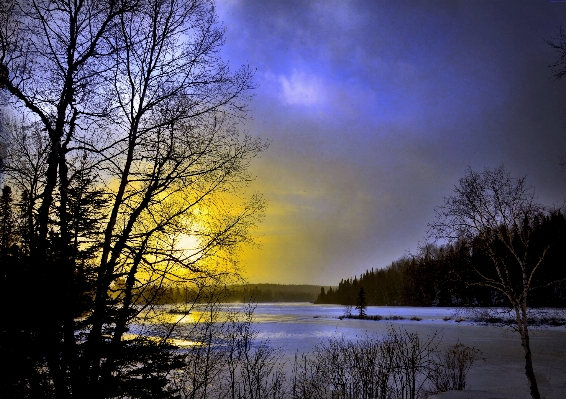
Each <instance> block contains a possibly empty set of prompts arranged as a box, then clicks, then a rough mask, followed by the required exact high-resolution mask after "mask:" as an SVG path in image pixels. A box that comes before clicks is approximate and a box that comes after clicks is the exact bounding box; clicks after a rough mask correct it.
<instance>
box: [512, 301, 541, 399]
mask: <svg viewBox="0 0 566 399" xmlns="http://www.w3.org/2000/svg"><path fill="white" fill-rule="evenodd" d="M517 313H518V312H517ZM517 322H518V323H517V327H518V330H519V334H520V335H521V345H522V347H523V351H524V352H525V374H526V375H527V379H528V380H529V389H530V391H531V396H532V398H533V399H540V393H539V391H538V385H537V379H536V376H535V371H534V369H533V357H532V352H531V344H530V341H529V329H528V322H527V311H526V306H523V308H522V311H521V316H520V317H518V320H517Z"/></svg>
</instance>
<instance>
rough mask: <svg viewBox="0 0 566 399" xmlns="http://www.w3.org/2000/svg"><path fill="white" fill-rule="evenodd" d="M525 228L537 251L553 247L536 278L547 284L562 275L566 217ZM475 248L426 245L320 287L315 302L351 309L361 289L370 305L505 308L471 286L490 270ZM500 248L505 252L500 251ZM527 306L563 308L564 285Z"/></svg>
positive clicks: (473, 244)
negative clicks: (347, 306)
mask: <svg viewBox="0 0 566 399" xmlns="http://www.w3.org/2000/svg"><path fill="white" fill-rule="evenodd" d="M523 228H525V229H531V230H532V234H533V235H534V236H536V237H537V238H536V240H534V241H535V244H534V245H535V246H536V247H538V249H540V250H542V248H543V247H544V246H545V245H547V244H548V243H550V242H552V243H553V245H552V246H551V247H550V248H549V250H548V254H547V256H546V257H545V260H544V265H543V266H544V267H541V268H540V269H539V271H538V273H539V274H538V276H537V278H538V279H539V280H540V281H550V280H557V279H559V278H560V277H563V275H564V273H565V266H564V259H565V258H566V218H565V216H564V214H563V213H562V211H560V210H556V211H549V212H547V213H546V214H544V215H542V216H541V215H536V216H535V217H533V219H532V220H526V221H525V223H524V227H523ZM479 244H480V243H479V242H478V241H474V240H464V239H462V240H460V241H458V242H457V243H454V244H446V245H438V244H427V245H426V246H424V247H423V248H421V249H420V250H419V252H418V253H417V254H416V255H411V256H403V257H401V258H400V259H398V260H396V261H394V262H392V263H391V265H389V266H387V267H384V268H381V269H373V268H372V269H371V270H367V271H366V272H365V273H363V274H362V275H361V276H359V277H357V276H354V277H353V278H346V279H343V280H341V281H340V283H339V284H338V287H337V288H332V287H329V288H328V289H325V288H324V287H322V288H321V289H320V293H319V295H318V297H317V298H316V301H315V303H317V304H340V305H351V306H354V305H355V304H356V299H357V297H358V294H359V292H360V289H361V288H362V287H363V289H364V291H365V295H366V300H367V304H368V305H370V306H446V307H451V306H463V307H471V306H480V307H490V306H507V305H508V301H507V299H506V298H505V297H504V296H503V295H502V294H501V293H500V292H499V291H497V290H494V289H489V288H486V287H483V286H479V285H475V284H470V282H471V281H473V280H474V278H475V275H476V274H477V272H476V270H477V271H480V272H481V271H482V270H487V269H489V268H490V267H491V264H490V262H491V261H490V259H488V255H487V254H486V253H485V251H481V250H479ZM498 250H499V252H501V253H503V252H504V248H499V249H498ZM532 252H533V253H536V252H537V249H536V248H532ZM502 256H507V255H502ZM529 305H530V306H531V307H565V306H566V282H564V281H562V282H560V283H557V284H554V285H552V286H550V287H547V288H546V289H541V290H538V292H537V293H536V295H532V296H531V297H530V298H529Z"/></svg>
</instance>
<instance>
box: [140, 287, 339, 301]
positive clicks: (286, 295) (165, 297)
mask: <svg viewBox="0 0 566 399" xmlns="http://www.w3.org/2000/svg"><path fill="white" fill-rule="evenodd" d="M335 288H336V287H335ZM144 290H145V292H144V293H143V295H139V296H138V299H137V300H136V303H145V302H146V298H154V297H157V296H158V297H159V298H160V299H159V303H160V304H168V303H185V302H191V301H195V300H196V301H197V302H198V299H195V298H198V294H197V293H196V292H193V291H192V290H190V288H188V287H184V286H182V285H176V286H163V285H153V286H147V287H145V289H144ZM319 293H320V286H319V285H308V284H299V285H292V284H235V285H231V286H228V287H226V288H225V289H223V290H221V291H219V292H218V293H217V295H218V298H221V301H222V302H242V303H247V302H250V301H252V302H256V303H257V302H314V301H315V300H316V298H317V296H318V294H319ZM208 295H209V294H208ZM204 297H206V298H208V296H206V295H205V296H204Z"/></svg>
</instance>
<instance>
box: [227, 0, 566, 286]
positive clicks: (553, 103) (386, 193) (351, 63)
mask: <svg viewBox="0 0 566 399" xmlns="http://www.w3.org/2000/svg"><path fill="white" fill-rule="evenodd" d="M217 12H218V14H219V17H220V19H221V20H222V21H223V23H224V24H225V26H226V29H227V34H226V45H225V47H224V49H223V56H224V57H225V59H227V60H229V62H230V64H231V65H232V66H233V67H234V68H235V67H237V66H239V65H242V64H249V65H250V66H251V67H253V68H254V69H256V77H255V82H256V84H257V89H256V90H255V91H254V94H255V96H254V99H253V100H252V102H251V104H250V107H251V109H252V115H253V119H252V120H250V121H248V123H247V124H246V126H245V130H247V131H248V132H249V133H251V134H253V135H257V136H260V137H263V138H265V139H267V140H269V141H270V142H271V145H270V148H269V150H268V151H266V152H265V153H264V154H263V156H262V157H261V159H258V160H255V162H254V164H253V173H254V174H255V175H256V176H257V179H256V180H255V182H254V183H253V186H252V188H253V190H255V191H258V192H261V193H263V194H264V197H265V198H266V199H267V201H268V204H269V208H268V211H267V213H266V217H265V220H264V222H263V224H262V225H261V226H260V228H259V230H258V231H257V234H258V235H259V236H260V240H259V241H260V243H261V248H260V249H248V250H246V251H245V253H244V255H243V261H244V265H245V270H246V276H247V277H248V279H249V280H250V281H251V282H257V283H258V282H276V283H310V284H324V285H336V284H337V283H338V282H339V281H340V279H342V278H347V277H353V276H354V275H359V274H360V273H362V272H363V271H365V270H366V269H368V268H372V267H374V268H379V267H385V266H387V265H388V264H390V263H391V262H392V261H394V260H396V259H398V258H400V257H401V256H403V255H406V254H408V253H415V252H416V250H417V247H418V245H419V243H422V242H423V241H424V240H425V238H426V232H427V223H430V222H431V221H432V220H433V218H434V207H435V206H438V205H440V204H441V203H442V198H443V197H444V196H446V195H449V194H450V193H451V191H452V190H453V188H454V185H455V184H457V183H458V179H459V178H460V177H462V176H463V174H464V173H465V170H466V168H467V167H468V166H469V167H471V168H473V169H475V170H482V169H483V168H484V167H496V166H499V165H501V164H503V165H505V167H506V168H507V170H508V171H509V172H511V173H512V174H513V175H515V176H522V175H527V176H528V177H527V179H528V181H529V182H530V183H531V184H532V185H533V186H534V187H535V188H536V193H537V195H538V198H539V200H540V201H541V202H543V203H544V204H546V205H553V204H554V205H562V204H563V203H564V199H565V198H566V171H563V170H562V169H561V167H560V157H561V156H566V81H560V82H556V81H553V80H552V73H551V70H550V68H549V67H548V65H549V64H550V63H551V62H552V61H553V60H554V59H555V58H556V53H555V51H554V50H553V49H552V48H551V47H550V46H548V45H547V44H546V43H545V39H549V40H552V39H553V38H554V37H555V36H556V32H557V29H558V28H559V26H560V24H561V23H565V24H566V3H564V2H545V1H534V2H517V1H493V2H487V1H426V2H417V1H410V2H403V1H389V0H387V1H370V0H367V1H364V0H360V1H356V0H352V1H346V0H343V1H330V0H320V1H307V0H305V1H295V0H292V1H291V0H286V1H275V0H273V1H269V0H218V3H217Z"/></svg>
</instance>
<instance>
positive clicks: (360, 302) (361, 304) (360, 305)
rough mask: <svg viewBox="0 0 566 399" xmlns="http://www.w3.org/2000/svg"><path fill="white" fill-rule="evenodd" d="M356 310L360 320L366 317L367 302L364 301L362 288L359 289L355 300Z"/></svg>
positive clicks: (364, 294)
mask: <svg viewBox="0 0 566 399" xmlns="http://www.w3.org/2000/svg"><path fill="white" fill-rule="evenodd" d="M356 309H357V310H358V312H359V315H360V318H362V317H365V316H366V309H367V300H366V292H365V291H364V287H361V288H360V291H359V292H358V299H357V300H356Z"/></svg>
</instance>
